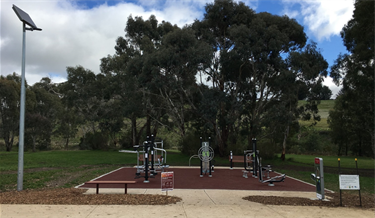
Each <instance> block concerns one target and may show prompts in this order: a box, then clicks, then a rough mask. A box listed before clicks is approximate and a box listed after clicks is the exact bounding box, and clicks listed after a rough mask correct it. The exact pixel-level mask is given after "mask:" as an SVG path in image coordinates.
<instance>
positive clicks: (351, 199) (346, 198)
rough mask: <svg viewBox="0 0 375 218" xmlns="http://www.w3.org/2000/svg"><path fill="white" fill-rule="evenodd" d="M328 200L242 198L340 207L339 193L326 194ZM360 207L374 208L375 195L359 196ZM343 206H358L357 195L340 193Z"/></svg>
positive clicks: (270, 202) (265, 197)
mask: <svg viewBox="0 0 375 218" xmlns="http://www.w3.org/2000/svg"><path fill="white" fill-rule="evenodd" d="M327 196H328V198H329V201H320V200H311V199H308V198H291V197H276V196H247V197H244V198H243V199H244V200H248V201H252V202H257V203H261V204H268V205H291V206H320V207H340V193H329V194H327ZM361 200H362V208H375V201H374V200H375V195H365V196H361ZM342 206H343V207H360V201H359V195H358V194H357V195H355V194H348V193H342Z"/></svg>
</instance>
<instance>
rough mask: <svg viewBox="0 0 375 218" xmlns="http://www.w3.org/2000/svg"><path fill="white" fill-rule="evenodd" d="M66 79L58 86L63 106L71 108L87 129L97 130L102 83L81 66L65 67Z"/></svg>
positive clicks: (101, 101)
mask: <svg viewBox="0 0 375 218" xmlns="http://www.w3.org/2000/svg"><path fill="white" fill-rule="evenodd" d="M67 73H68V80H67V81H66V82H65V83H64V84H62V85H61V86H60V92H61V94H62V100H63V102H64V106H65V107H68V108H72V109H73V110H74V111H75V112H76V113H77V115H79V116H81V117H82V118H83V120H84V122H87V123H88V126H89V131H91V132H97V131H98V127H97V122H98V120H99V116H98V113H99V111H100V109H101V107H102V106H103V104H104V102H103V98H102V95H103V93H102V91H103V90H104V87H103V86H104V84H100V83H98V82H97V80H98V78H97V76H96V75H95V74H94V73H93V72H92V71H90V70H88V69H85V68H83V67H82V66H77V67H67Z"/></svg>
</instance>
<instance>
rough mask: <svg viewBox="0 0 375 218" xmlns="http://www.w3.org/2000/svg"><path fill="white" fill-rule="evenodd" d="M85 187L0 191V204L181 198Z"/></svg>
mask: <svg viewBox="0 0 375 218" xmlns="http://www.w3.org/2000/svg"><path fill="white" fill-rule="evenodd" d="M86 191H87V190H86V189H75V188H64V189H41V190H24V191H20V192H18V191H10V192H2V193H0V204H46V205H56V204H60V205H167V204H175V203H177V202H180V201H181V198H179V197H175V196H166V195H149V194H126V195H125V194H99V195H86V194H84V193H85V192H86Z"/></svg>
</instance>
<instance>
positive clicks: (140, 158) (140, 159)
mask: <svg viewBox="0 0 375 218" xmlns="http://www.w3.org/2000/svg"><path fill="white" fill-rule="evenodd" d="M162 157H163V155H159V154H158V155H154V162H157V161H158V160H160V161H161V158H162ZM148 158H149V160H150V161H151V155H149V156H148ZM139 161H141V162H143V161H144V158H143V154H141V155H139Z"/></svg>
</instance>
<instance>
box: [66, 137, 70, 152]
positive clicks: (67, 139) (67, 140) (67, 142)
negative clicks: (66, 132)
mask: <svg viewBox="0 0 375 218" xmlns="http://www.w3.org/2000/svg"><path fill="white" fill-rule="evenodd" d="M68 147H69V137H67V138H66V140H65V150H68Z"/></svg>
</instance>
